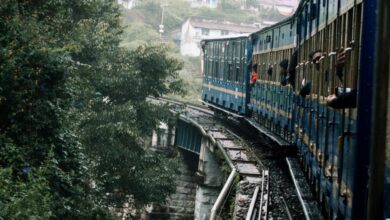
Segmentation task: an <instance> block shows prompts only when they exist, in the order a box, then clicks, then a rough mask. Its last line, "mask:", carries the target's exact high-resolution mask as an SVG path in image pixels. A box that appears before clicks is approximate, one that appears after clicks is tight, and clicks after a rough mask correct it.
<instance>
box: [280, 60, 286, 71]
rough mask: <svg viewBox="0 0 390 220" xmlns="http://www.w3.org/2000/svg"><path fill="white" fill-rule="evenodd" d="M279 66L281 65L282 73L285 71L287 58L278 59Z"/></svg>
mask: <svg viewBox="0 0 390 220" xmlns="http://www.w3.org/2000/svg"><path fill="white" fill-rule="evenodd" d="M279 66H280V67H281V69H282V72H283V73H287V68H288V60H287V59H284V60H282V61H280V63H279Z"/></svg>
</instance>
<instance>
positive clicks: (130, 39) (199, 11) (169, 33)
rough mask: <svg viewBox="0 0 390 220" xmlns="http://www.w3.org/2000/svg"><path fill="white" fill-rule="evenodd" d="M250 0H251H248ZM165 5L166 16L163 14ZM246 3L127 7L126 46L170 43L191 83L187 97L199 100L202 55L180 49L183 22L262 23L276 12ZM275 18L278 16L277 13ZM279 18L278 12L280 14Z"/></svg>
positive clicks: (172, 0)
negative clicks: (161, 27)
mask: <svg viewBox="0 0 390 220" xmlns="http://www.w3.org/2000/svg"><path fill="white" fill-rule="evenodd" d="M248 2H250V1H248ZM162 5H163V6H164V16H162V12H163V7H162ZM238 8H242V5H240V4H239V3H237V1H234V0H226V1H223V3H222V4H221V5H220V7H218V8H216V9H210V8H204V7H202V8H191V7H190V4H189V2H188V1H185V0H146V1H142V2H140V3H139V4H138V5H137V6H136V7H134V8H132V9H130V10H128V9H125V8H123V10H122V16H123V19H122V20H123V25H124V26H125V27H126V28H125V31H124V33H123V41H122V43H121V45H122V46H124V47H128V48H135V47H137V46H138V45H141V44H156V43H157V44H159V43H166V44H169V45H170V48H171V55H172V56H175V57H179V58H180V59H181V60H183V62H184V66H183V70H182V71H181V77H183V80H184V81H185V82H187V83H188V84H189V85H188V88H189V89H188V94H187V96H186V97H184V99H186V100H189V101H196V100H198V99H199V98H200V97H199V95H200V88H201V79H199V76H200V60H199V58H188V57H182V56H181V55H180V52H179V51H180V50H179V40H180V39H179V37H180V31H181V25H182V23H183V22H184V21H185V20H186V19H187V18H188V17H190V16H201V17H209V18H218V19H225V20H231V21H239V22H246V23H255V22H256V23H259V22H261V20H262V17H267V16H268V17H269V16H270V15H273V14H275V13H274V12H273V11H272V10H266V11H263V12H262V14H261V16H260V15H259V13H255V12H253V11H249V10H237V9H238ZM274 17H275V16H274ZM276 17H277V15H276ZM162 19H163V24H164V33H163V34H162V36H161V37H160V33H159V32H158V28H159V25H160V24H161V22H162Z"/></svg>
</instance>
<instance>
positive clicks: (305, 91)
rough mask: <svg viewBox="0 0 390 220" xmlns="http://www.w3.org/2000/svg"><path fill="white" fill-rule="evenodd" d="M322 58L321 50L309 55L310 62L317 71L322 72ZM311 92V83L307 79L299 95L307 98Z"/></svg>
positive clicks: (303, 81) (303, 82)
mask: <svg viewBox="0 0 390 220" xmlns="http://www.w3.org/2000/svg"><path fill="white" fill-rule="evenodd" d="M321 57H322V51H321V50H315V51H313V52H311V53H310V54H309V61H310V62H312V63H313V64H314V66H315V68H316V70H320V60H321ZM310 92H311V81H307V82H306V79H303V80H302V88H301V90H300V91H299V95H300V96H302V97H306V96H307V95H309V94H310Z"/></svg>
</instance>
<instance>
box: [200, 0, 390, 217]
mask: <svg viewBox="0 0 390 220" xmlns="http://www.w3.org/2000/svg"><path fill="white" fill-rule="evenodd" d="M376 7H377V8H378V10H379V11H380V12H381V13H379V15H378V14H376V12H375V9H376ZM388 13H389V1H379V0H371V1H368V0H367V1H365V0H363V1H362V0H302V1H301V2H300V4H299V6H298V8H297V10H296V12H295V13H294V15H293V16H291V17H290V18H287V19H285V20H283V21H281V22H279V23H277V24H275V25H273V26H270V27H267V28H264V29H262V30H259V31H258V32H255V33H252V34H250V35H249V36H240V37H235V38H225V39H207V40H203V41H202V48H203V59H202V60H203V73H204V80H203V88H202V99H203V101H204V102H205V103H207V104H209V105H212V106H213V107H215V108H216V109H219V110H224V111H229V112H231V114H234V115H236V116H239V117H242V116H245V117H246V120H250V121H251V122H254V123H255V124H256V125H259V126H260V127H261V128H262V130H266V131H267V133H268V134H272V136H275V137H277V138H279V139H282V140H284V141H285V142H287V143H288V145H290V146H296V147H297V149H298V152H299V158H300V160H301V162H302V167H303V169H304V170H305V171H306V174H307V178H308V181H309V183H310V184H311V186H312V191H313V194H314V195H315V197H316V198H317V201H318V202H319V204H321V207H322V211H323V214H324V216H325V217H326V218H328V219H366V218H370V219H383V218H390V213H389V212H390V194H389V188H390V183H389V182H390V180H389V179H390V173H389V172H390V169H389V162H388V163H387V165H386V166H385V165H384V164H385V162H384V161H386V159H387V160H388V161H389V160H390V159H389V158H390V156H389V155H387V156H386V154H385V149H386V146H387V152H389V151H390V149H389V148H390V146H389V145H390V140H389V139H388V137H387V139H386V138H384V137H386V135H387V136H389V133H390V131H389V130H390V128H389V124H390V122H388V121H389V119H386V118H385V116H386V111H387V110H386V109H387V106H386V103H390V102H389V99H388V97H389V96H388V93H387V92H388V80H389V77H388V76H389V52H388V51H389V49H390V47H389V43H388V40H387V39H386V36H388V35H386V34H383V33H388V30H389V27H388V25H389V22H388V20H386V18H388V15H389V14H388ZM376 24H378V26H376ZM386 25H387V26H386ZM376 27H378V29H376ZM376 37H377V38H378V44H377V45H375V40H376ZM380 40H381V41H380ZM379 42H380V43H379ZM375 46H376V51H375ZM381 48H384V49H385V51H382V52H381V51H380V49H381ZM373 57H376V58H377V60H374V59H373ZM378 60H381V61H382V63H377V64H376V66H375V67H376V69H375V70H376V71H374V65H375V61H376V62H378ZM252 71H255V72H257V74H258V79H257V81H256V82H255V83H253V84H251V83H250V78H251V72H252ZM383 72H384V73H383ZM381 73H382V75H381ZM383 75H385V76H387V77H384V76H383ZM375 80H377V81H375ZM385 82H386V83H385ZM374 83H376V84H375V85H378V88H377V87H374V86H373V84H374ZM386 86H387V87H386ZM379 88H381V89H379ZM385 92H386V93H385ZM342 97H343V98H342ZM345 97H349V98H348V99H347V98H345ZM351 97H352V98H351ZM335 103H337V104H335ZM380 103H382V104H380ZM383 103H385V104H383ZM379 112H380V113H379ZM378 114H379V115H378ZM377 118H379V119H377ZM378 120H379V121H378ZM385 122H387V123H385ZM380 128H382V130H380ZM379 134H382V136H380V135H379ZM375 137H376V138H375ZM380 144H381V145H380ZM378 149H381V150H378ZM388 154H389V153H388ZM370 156H371V158H370ZM377 158H379V159H378V160H377ZM369 167H370V168H371V173H370V175H371V176H374V177H375V179H373V178H369V171H370V170H369V169H368V168H369ZM368 180H370V181H368ZM386 181H387V182H386ZM367 186H368V187H367ZM375 198H376V199H378V200H379V201H380V202H378V201H376V202H375ZM373 204H375V205H373ZM373 216H375V217H373Z"/></svg>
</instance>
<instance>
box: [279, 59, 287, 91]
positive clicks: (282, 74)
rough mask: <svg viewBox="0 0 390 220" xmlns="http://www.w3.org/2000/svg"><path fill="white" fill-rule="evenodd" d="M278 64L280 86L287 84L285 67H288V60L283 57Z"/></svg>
mask: <svg viewBox="0 0 390 220" xmlns="http://www.w3.org/2000/svg"><path fill="white" fill-rule="evenodd" d="M279 66H280V68H281V69H280V84H281V85H282V86H285V85H287V68H288V60H287V59H284V60H282V61H281V62H280V63H279Z"/></svg>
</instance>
